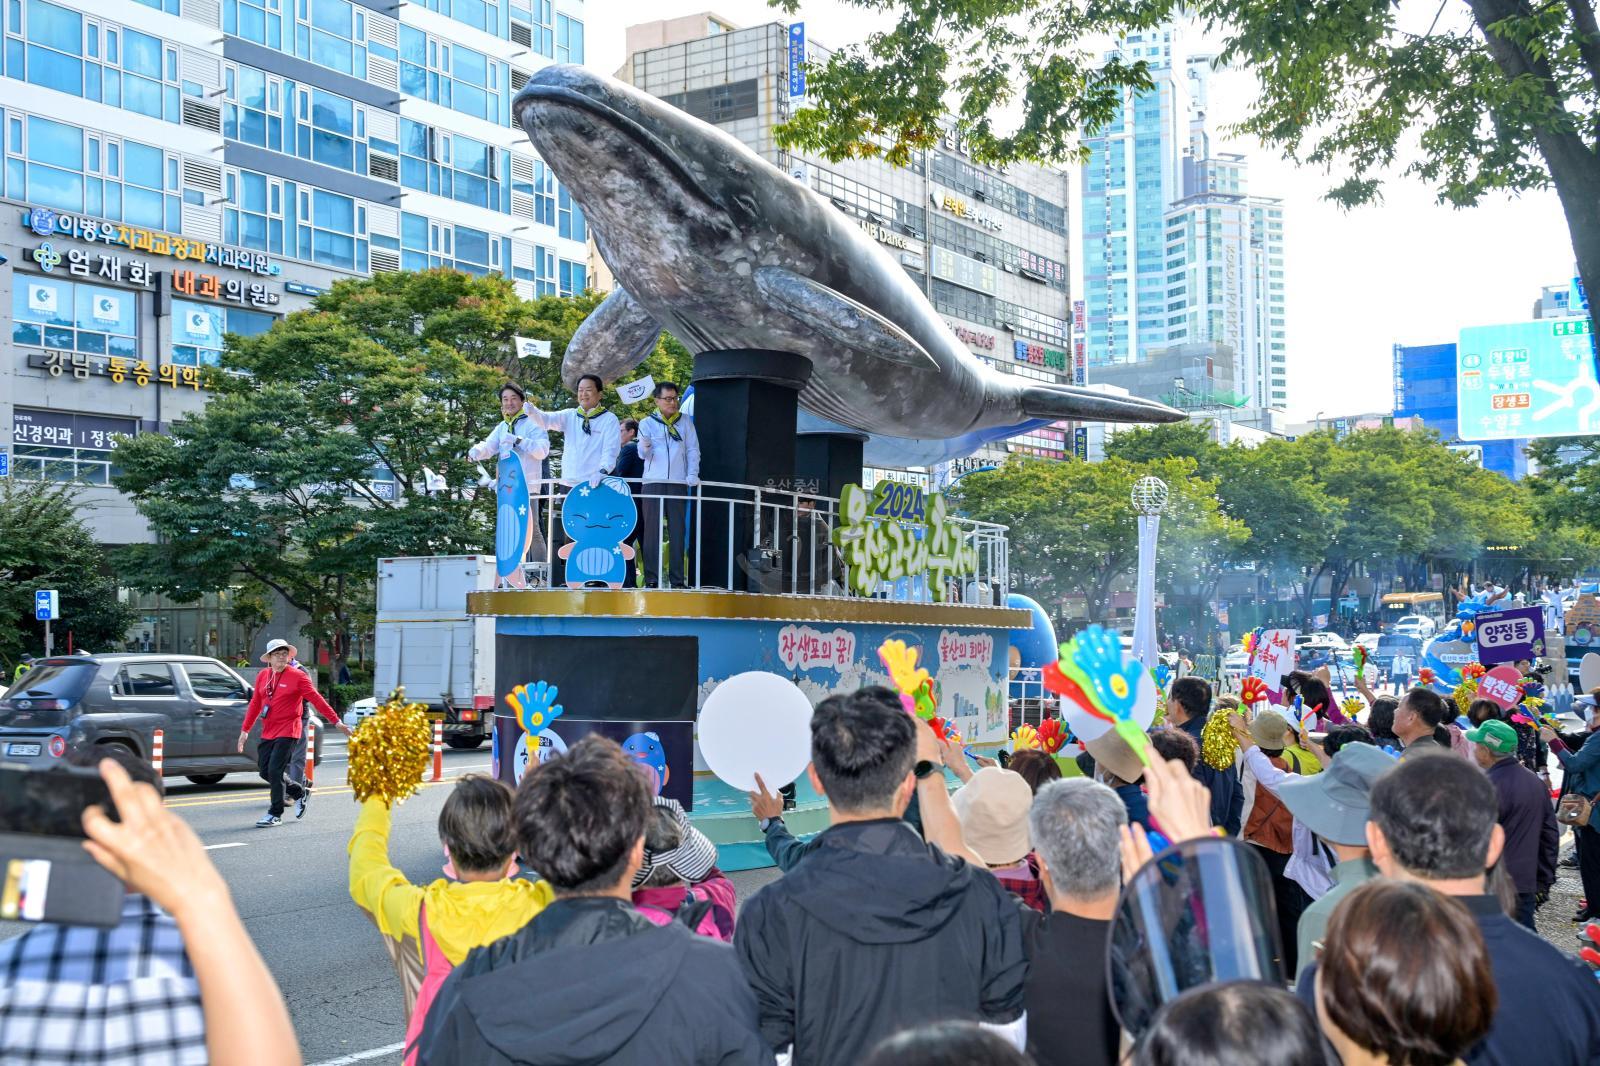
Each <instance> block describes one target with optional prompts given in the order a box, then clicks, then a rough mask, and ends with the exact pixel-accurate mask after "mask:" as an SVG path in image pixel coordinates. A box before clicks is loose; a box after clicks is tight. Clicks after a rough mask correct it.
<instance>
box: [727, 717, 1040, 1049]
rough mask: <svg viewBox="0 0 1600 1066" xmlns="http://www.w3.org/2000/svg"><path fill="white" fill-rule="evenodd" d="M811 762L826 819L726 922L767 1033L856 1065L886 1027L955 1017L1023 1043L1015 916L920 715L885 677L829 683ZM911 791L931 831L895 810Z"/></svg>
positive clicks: (781, 1043) (1023, 969)
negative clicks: (855, 683)
mask: <svg viewBox="0 0 1600 1066" xmlns="http://www.w3.org/2000/svg"><path fill="white" fill-rule="evenodd" d="M811 760H812V762H811V768H810V770H809V771H808V772H809V773H810V775H811V784H812V786H813V787H814V788H816V790H817V791H818V792H820V793H823V794H825V795H826V796H827V799H828V813H829V817H830V821H831V822H832V824H831V826H830V827H829V828H828V829H826V830H824V831H823V832H822V833H820V834H819V835H818V836H817V841H816V847H815V849H814V850H812V851H811V852H810V854H808V855H807V856H806V858H805V861H804V862H801V863H799V864H798V865H796V866H795V867H794V868H793V869H792V870H791V871H790V872H789V873H787V874H785V875H784V877H782V878H781V879H780V880H778V881H775V882H773V883H772V884H770V885H768V886H767V887H765V888H763V889H762V890H761V891H760V892H758V893H757V894H756V895H755V897H754V898H752V899H751V900H750V902H749V903H747V904H746V905H745V909H744V911H743V913H741V914H740V916H739V926H738V929H737V930H736V931H735V932H734V947H735V948H736V949H737V951H738V954H739V961H740V962H741V963H742V964H743V966H744V970H745V974H746V975H747V976H748V978H749V980H750V985H751V987H752V988H753V989H754V990H755V994H756V1000H757V1002H758V1003H759V1005H760V1012H761V1032H762V1035H763V1036H764V1037H765V1038H766V1041H767V1043H768V1044H770V1045H771V1046H772V1047H773V1048H775V1049H779V1050H781V1049H782V1048H784V1047H790V1046H792V1047H793V1051H794V1056H793V1061H794V1062H796V1063H799V1064H804V1066H821V1064H832V1063H841V1064H842V1063H854V1062H860V1061H862V1059H864V1058H865V1057H866V1053H867V1051H868V1050H869V1049H871V1048H872V1047H873V1045H875V1044H876V1043H877V1042H878V1041H879V1040H880V1039H882V1038H883V1037H885V1036H887V1035H888V1034H890V1033H893V1032H896V1031H897V1030H900V1029H904V1028H906V1027H908V1026H914V1025H918V1024H921V1023H923V1022H930V1021H937V1020H944V1019H952V1018H967V1019H973V1020H976V1021H978V1022H981V1023H985V1024H987V1025H989V1026H992V1027H994V1028H997V1029H1002V1030H1004V1032H1005V1035H1007V1036H1008V1038H1009V1039H1011V1040H1012V1041H1013V1042H1014V1043H1016V1044H1017V1045H1018V1046H1019V1047H1020V1046H1021V1044H1022V1042H1023V1040H1024V1039H1025V1034H1026V1016H1025V1014H1024V1013H1023V980H1024V978H1025V976H1026V974H1027V962H1026V960H1025V958H1024V956H1023V951H1022V926H1021V916H1020V915H1019V914H1018V912H1017V907H1016V904H1015V903H1014V902H1013V901H1012V899H1011V897H1010V896H1009V895H1008V894H1007V893H1006V891H1005V889H1003V888H1001V887H1000V882H998V881H996V880H995V879H994V877H993V876H992V875H991V874H990V873H989V872H988V871H987V870H986V869H985V868H984V867H983V864H982V861H981V860H979V859H977V858H976V857H975V856H973V855H972V854H971V852H969V851H967V849H966V847H965V845H964V844H963V843H962V840H961V827H960V823H959V822H957V821H956V817H955V811H954V809H953V808H952V806H951V803H950V795H949V793H948V791H947V790H946V789H947V786H946V784H945V777H944V773H943V769H942V764H941V762H940V753H939V744H938V741H937V740H936V739H935V737H934V735H933V731H932V729H930V728H929V727H928V726H927V725H925V724H924V723H922V722H920V721H918V720H917V719H916V718H914V717H912V716H910V715H908V714H906V712H905V711H904V710H903V709H902V707H901V705H900V700H899V697H898V696H896V695H895V693H893V692H891V691H889V690H888V689H885V688H866V689H862V690H860V691H859V692H855V693H852V694H850V695H847V696H831V697H829V698H828V699H826V700H823V701H822V702H821V703H820V704H818V705H817V709H816V711H815V713H814V714H813V715H812V719H811ZM913 792H914V793H915V794H916V796H917V799H918V801H919V804H920V807H921V813H922V824H923V831H924V834H925V835H926V837H927V842H924V841H923V840H922V839H921V838H919V837H918V836H917V834H916V831H915V830H913V829H912V828H911V827H910V826H909V825H907V824H906V823H905V822H904V821H902V820H901V817H900V816H901V814H902V813H903V812H904V811H905V809H906V805H907V803H908V802H909V801H910V799H911V796H912V794H913Z"/></svg>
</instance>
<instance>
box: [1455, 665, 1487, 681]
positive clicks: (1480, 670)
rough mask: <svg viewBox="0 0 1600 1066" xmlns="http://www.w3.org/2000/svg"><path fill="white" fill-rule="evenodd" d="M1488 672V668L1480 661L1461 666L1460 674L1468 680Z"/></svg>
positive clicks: (1473, 679)
mask: <svg viewBox="0 0 1600 1066" xmlns="http://www.w3.org/2000/svg"><path fill="white" fill-rule="evenodd" d="M1488 672H1489V668H1488V667H1487V666H1484V665H1483V664H1482V663H1467V664H1466V665H1465V666H1463V667H1462V668H1461V676H1462V677H1464V678H1466V679H1467V680H1469V681H1476V680H1478V678H1480V677H1482V676H1483V675H1484V674H1487V673H1488Z"/></svg>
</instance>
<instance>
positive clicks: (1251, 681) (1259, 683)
mask: <svg viewBox="0 0 1600 1066" xmlns="http://www.w3.org/2000/svg"><path fill="white" fill-rule="evenodd" d="M1266 698H1267V683H1266V682H1265V681H1264V680H1262V679H1261V678H1259V677H1253V676H1252V677H1247V678H1245V679H1244V680H1242V681H1240V682H1239V706H1241V707H1249V706H1251V705H1253V704H1256V703H1260V702H1261V701H1262V700H1264V699H1266Z"/></svg>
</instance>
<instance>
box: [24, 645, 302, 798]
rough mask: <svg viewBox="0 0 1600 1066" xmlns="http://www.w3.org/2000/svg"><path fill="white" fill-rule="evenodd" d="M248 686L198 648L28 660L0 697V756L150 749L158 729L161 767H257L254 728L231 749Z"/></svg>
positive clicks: (59, 756) (205, 779) (51, 760)
mask: <svg viewBox="0 0 1600 1066" xmlns="http://www.w3.org/2000/svg"><path fill="white" fill-rule="evenodd" d="M250 693H251V686H250V684H249V683H248V682H247V681H245V680H244V679H243V678H242V677H240V676H239V675H238V674H237V673H236V672H235V671H234V670H233V669H232V668H230V667H228V666H226V665H225V664H223V663H221V662H219V661H217V660H216V659H209V658H205V657H203V656H198V655H159V654H127V655H65V656H55V657H53V658H49V659H39V660H35V661H34V663H33V668H32V669H31V670H29V671H28V672H27V673H26V674H24V675H23V676H22V678H21V679H20V680H18V681H17V682H16V684H14V685H12V686H11V690H10V691H9V692H7V693H6V695H5V697H4V698H3V699H0V758H4V759H5V760H7V761H10V762H18V763H23V764H25V765H28V766H35V767H41V768H46V767H50V766H53V765H55V764H57V763H59V762H61V761H62V760H64V759H65V758H66V756H67V753H68V752H69V751H77V750H81V749H84V748H94V747H101V746H105V745H112V744H116V745H121V746H122V747H125V748H128V749H129V750H130V751H132V752H133V753H134V754H135V755H137V756H138V757H139V758H141V759H149V758H150V752H151V748H152V746H153V744H152V742H153V739H154V736H155V732H156V730H158V729H159V730H161V732H162V751H163V763H162V771H163V775H164V776H166V777H187V778H188V779H189V780H190V781H193V782H194V783H195V784H199V785H213V784H216V783H217V782H218V781H221V780H222V779H223V777H224V776H225V775H227V774H229V773H239V772H250V773H254V772H255V770H256V755H255V749H256V741H255V738H254V737H252V738H251V739H250V740H249V742H248V743H247V744H246V745H245V750H244V753H243V754H240V753H239V751H238V750H237V745H238V741H239V732H240V730H241V728H242V727H243V725H244V716H245V712H246V711H247V710H248V708H249V705H250ZM318 750H319V751H320V743H319V745H318Z"/></svg>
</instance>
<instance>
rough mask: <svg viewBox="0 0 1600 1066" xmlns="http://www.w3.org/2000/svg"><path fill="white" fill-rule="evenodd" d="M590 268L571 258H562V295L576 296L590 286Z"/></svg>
mask: <svg viewBox="0 0 1600 1066" xmlns="http://www.w3.org/2000/svg"><path fill="white" fill-rule="evenodd" d="M588 276H589V268H588V267H587V266H585V265H584V264H582V263H574V262H572V261H571V260H570V259H563V260H561V295H562V296H576V295H577V294H578V293H580V292H582V291H583V290H585V289H587V288H588V287H589V280H588Z"/></svg>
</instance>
